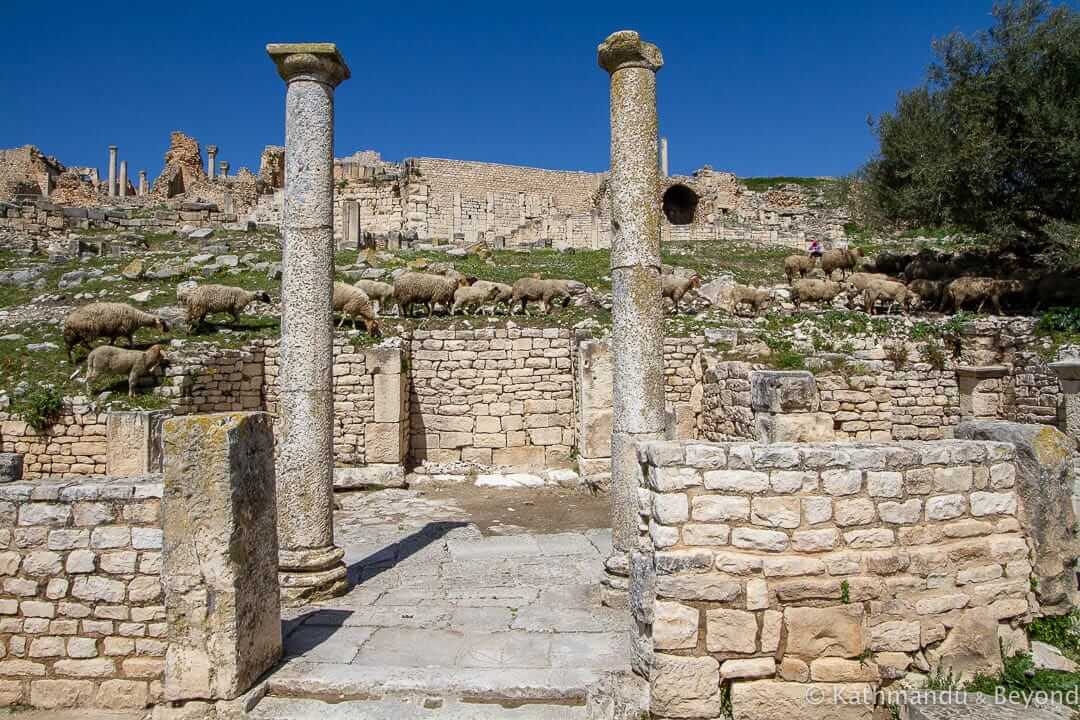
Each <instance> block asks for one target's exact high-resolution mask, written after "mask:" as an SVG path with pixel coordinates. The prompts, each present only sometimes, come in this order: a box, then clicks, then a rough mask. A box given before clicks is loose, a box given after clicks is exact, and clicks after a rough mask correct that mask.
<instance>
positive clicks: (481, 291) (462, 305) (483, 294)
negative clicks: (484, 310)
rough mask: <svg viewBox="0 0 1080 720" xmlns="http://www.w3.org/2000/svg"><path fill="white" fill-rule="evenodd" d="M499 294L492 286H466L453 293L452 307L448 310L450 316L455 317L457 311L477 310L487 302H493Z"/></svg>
mask: <svg viewBox="0 0 1080 720" xmlns="http://www.w3.org/2000/svg"><path fill="white" fill-rule="evenodd" d="M498 294H499V289H498V288H496V287H494V286H492V285H480V284H479V283H477V284H475V285H467V286H465V287H460V288H458V289H457V290H455V291H454V306H453V307H452V308H451V309H450V314H451V315H457V312H458V309H463V310H468V309H474V308H479V307H480V306H482V305H483V304H484V303H486V302H488V301H489V300H494V299H495V298H496V296H497V295H498Z"/></svg>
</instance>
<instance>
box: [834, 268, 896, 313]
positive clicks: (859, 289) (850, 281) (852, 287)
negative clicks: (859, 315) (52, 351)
mask: <svg viewBox="0 0 1080 720" xmlns="http://www.w3.org/2000/svg"><path fill="white" fill-rule="evenodd" d="M891 279H892V278H890V277H889V276H888V275H885V274H884V273H871V272H855V273H851V274H850V275H848V277H847V280H845V281H844V289H845V290H846V291H847V292H848V307H849V308H851V307H854V306H855V300H856V298H857V297H858V296H859V295H861V294H863V293H864V292H865V291H866V286H867V285H869V284H870V283H871V282H873V281H874V280H891Z"/></svg>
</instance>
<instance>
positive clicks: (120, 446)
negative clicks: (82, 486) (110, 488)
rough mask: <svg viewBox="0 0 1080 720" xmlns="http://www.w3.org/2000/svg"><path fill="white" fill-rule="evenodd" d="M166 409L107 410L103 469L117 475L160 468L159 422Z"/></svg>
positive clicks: (148, 471) (151, 471) (166, 411)
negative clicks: (147, 410)
mask: <svg viewBox="0 0 1080 720" xmlns="http://www.w3.org/2000/svg"><path fill="white" fill-rule="evenodd" d="M170 415H172V412H171V411H168V410H154V411H149V412H146V411H135V412H110V413H109V415H108V418H107V420H106V421H105V436H106V438H107V450H106V454H105V472H106V473H107V474H109V475H116V476H119V477H125V476H131V475H145V474H146V473H155V472H161V453H162V445H161V426H162V423H163V422H164V421H165V419H166V418H167V417H169V416H170Z"/></svg>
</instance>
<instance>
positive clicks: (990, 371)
mask: <svg viewBox="0 0 1080 720" xmlns="http://www.w3.org/2000/svg"><path fill="white" fill-rule="evenodd" d="M1008 374H1009V368H1008V367H1007V366H1005V365H962V366H960V367H958V368H956V377H957V378H963V379H965V380H993V379H995V378H1002V377H1005V376H1007V375H1008Z"/></svg>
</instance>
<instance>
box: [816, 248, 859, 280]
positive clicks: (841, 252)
mask: <svg viewBox="0 0 1080 720" xmlns="http://www.w3.org/2000/svg"><path fill="white" fill-rule="evenodd" d="M861 257H862V250H860V249H859V248H855V249H854V250H850V249H848V248H833V249H832V250H826V251H825V254H824V255H822V256H821V269H822V270H823V271H824V272H825V278H826V279H827V280H831V279H832V274H833V271H834V270H839V271H840V277H841V278H843V277H845V276H846V275H847V273H849V272H852V271H853V270H855V268H856V266H858V264H859V258H861Z"/></svg>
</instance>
